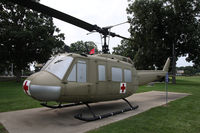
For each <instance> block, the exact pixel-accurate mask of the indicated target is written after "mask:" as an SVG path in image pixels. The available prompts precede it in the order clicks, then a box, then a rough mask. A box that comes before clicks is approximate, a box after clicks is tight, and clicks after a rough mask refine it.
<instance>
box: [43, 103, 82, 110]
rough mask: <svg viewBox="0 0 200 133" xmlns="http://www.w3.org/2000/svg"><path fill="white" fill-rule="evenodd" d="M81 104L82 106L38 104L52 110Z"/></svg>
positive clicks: (72, 104)
mask: <svg viewBox="0 0 200 133" xmlns="http://www.w3.org/2000/svg"><path fill="white" fill-rule="evenodd" d="M81 104H83V103H70V104H59V105H47V103H40V105H42V106H44V107H47V108H52V109H57V108H66V107H71V106H77V105H81Z"/></svg>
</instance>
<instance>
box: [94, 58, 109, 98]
mask: <svg viewBox="0 0 200 133" xmlns="http://www.w3.org/2000/svg"><path fill="white" fill-rule="evenodd" d="M96 87H97V92H96V94H97V95H98V96H100V97H101V96H105V94H109V89H108V88H109V84H108V80H107V67H106V62H98V63H97V86H96Z"/></svg>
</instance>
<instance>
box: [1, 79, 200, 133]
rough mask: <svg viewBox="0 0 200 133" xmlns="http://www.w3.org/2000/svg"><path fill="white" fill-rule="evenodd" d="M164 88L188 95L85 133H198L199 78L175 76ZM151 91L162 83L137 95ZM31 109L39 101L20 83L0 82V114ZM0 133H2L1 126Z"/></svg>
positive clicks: (160, 88) (145, 88)
mask: <svg viewBox="0 0 200 133" xmlns="http://www.w3.org/2000/svg"><path fill="white" fill-rule="evenodd" d="M168 88H169V91H171V92H184V93H190V94H192V95H190V96H188V97H185V98H183V99H180V100H176V101H173V102H171V103H169V106H168V107H164V106H161V107H156V108H153V109H151V110H149V111H146V112H144V113H141V114H138V115H136V116H134V117H130V118H128V119H125V120H122V121H119V122H116V123H112V124H109V125H107V126H104V127H101V128H99V129H96V130H93V131H90V132H89V133H102V132H103V133H136V132H137V133H200V77H178V78H177V84H176V85H172V84H169V85H168ZM151 90H158V91H165V84H164V83H158V84H155V85H154V86H152V87H149V86H141V87H139V89H138V91H137V93H139V92H145V91H151ZM35 107H40V104H39V102H37V101H35V100H33V99H32V98H30V97H28V96H26V95H25V94H24V92H23V90H22V82H21V83H16V82H14V81H9V82H0V112H6V111H13V110H21V109H28V108H35ZM0 132H1V133H6V131H5V130H4V128H3V126H2V125H1V124H0Z"/></svg>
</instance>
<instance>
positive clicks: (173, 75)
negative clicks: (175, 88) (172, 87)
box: [172, 43, 176, 84]
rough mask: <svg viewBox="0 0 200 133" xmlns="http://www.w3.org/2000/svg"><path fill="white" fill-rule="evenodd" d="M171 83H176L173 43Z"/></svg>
mask: <svg viewBox="0 0 200 133" xmlns="http://www.w3.org/2000/svg"><path fill="white" fill-rule="evenodd" d="M172 56H173V59H172V84H176V53H175V47H174V43H173V49H172Z"/></svg>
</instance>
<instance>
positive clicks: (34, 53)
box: [0, 0, 64, 76]
mask: <svg viewBox="0 0 200 133" xmlns="http://www.w3.org/2000/svg"><path fill="white" fill-rule="evenodd" d="M63 40H64V34H60V33H59V29H58V28H57V27H56V26H55V25H54V24H53V19H52V17H49V16H46V15H43V14H41V13H38V12H36V11H33V10H31V9H26V8H24V7H21V6H19V5H16V4H13V3H10V2H7V1H6V0H0V63H1V64H6V63H10V64H11V63H13V64H14V70H15V73H16V75H18V76H20V75H19V74H20V71H21V70H22V69H24V68H25V67H27V66H28V64H29V63H31V62H33V61H37V62H39V63H43V62H46V60H47V59H48V58H49V57H50V56H51V55H52V54H53V53H56V52H58V51H59V49H62V48H63V47H64V42H63Z"/></svg>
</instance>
